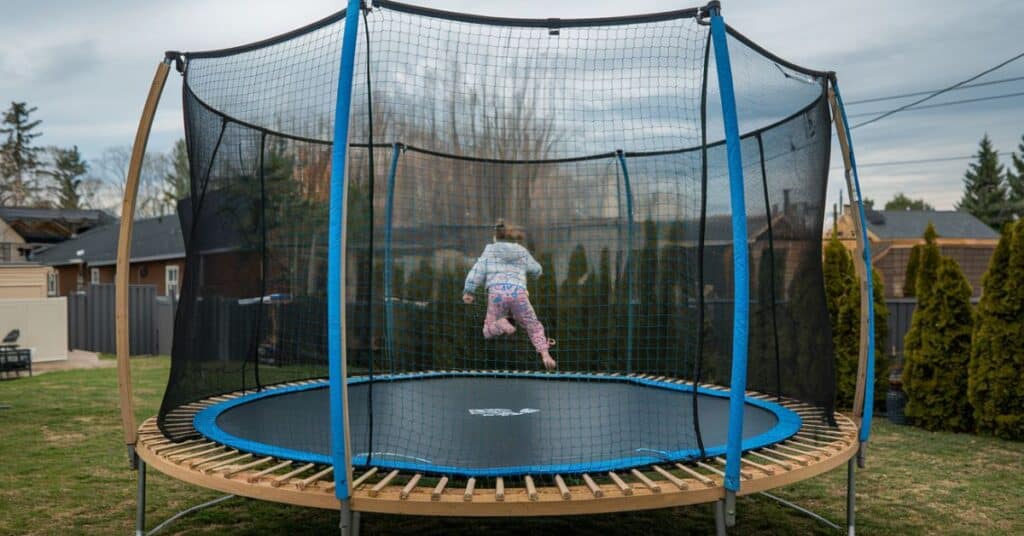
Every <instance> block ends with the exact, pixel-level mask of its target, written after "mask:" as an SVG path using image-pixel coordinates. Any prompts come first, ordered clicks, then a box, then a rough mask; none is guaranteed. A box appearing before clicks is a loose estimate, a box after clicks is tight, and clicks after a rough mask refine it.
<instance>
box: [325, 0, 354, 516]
mask: <svg viewBox="0 0 1024 536" xmlns="http://www.w3.org/2000/svg"><path fill="white" fill-rule="evenodd" d="M358 33H359V0H349V2H348V11H347V12H346V13H345V33H344V35H343V36H342V41H341V67H340V69H339V71H338V93H337V99H336V101H335V107H334V145H333V147H332V149H331V193H330V195H331V198H330V215H329V219H328V239H327V359H328V374H329V376H330V405H331V408H330V410H331V460H332V461H333V462H334V482H335V488H334V494H335V495H337V497H338V499H340V500H342V501H346V500H347V499H348V496H349V486H348V477H349V459H348V417H347V408H346V406H345V404H346V403H347V402H348V401H347V400H346V389H345V382H346V378H345V341H344V336H345V329H344V327H345V326H344V321H345V315H344V301H345V295H344V292H345V285H344V281H345V265H344V259H343V256H344V252H345V202H346V196H345V191H346V190H347V188H346V186H347V181H346V179H347V174H348V134H349V132H348V127H349V124H348V123H349V116H350V113H351V111H352V110H351V108H352V82H353V77H354V71H355V54H356V36H357V34H358Z"/></svg>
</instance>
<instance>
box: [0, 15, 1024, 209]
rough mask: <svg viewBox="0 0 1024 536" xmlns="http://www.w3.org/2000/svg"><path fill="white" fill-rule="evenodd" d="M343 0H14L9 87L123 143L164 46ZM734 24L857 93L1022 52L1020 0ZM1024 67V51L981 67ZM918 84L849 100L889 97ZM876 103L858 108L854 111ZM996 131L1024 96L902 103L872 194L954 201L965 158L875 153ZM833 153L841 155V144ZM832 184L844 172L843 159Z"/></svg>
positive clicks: (951, 147) (195, 44) (205, 41)
mask: <svg viewBox="0 0 1024 536" xmlns="http://www.w3.org/2000/svg"><path fill="white" fill-rule="evenodd" d="M418 2H419V3H421V4H424V5H429V6H432V7H437V8H441V9H450V10H456V11H469V12H476V13H483V14H489V15H501V16H517V17H542V18H547V17H562V18H572V17H591V16H610V15H618V14H623V13H640V12H649V11H661V10H668V9H676V8H679V7H680V6H681V4H679V3H678V2H669V1H666V0H633V1H631V2H627V3H622V2H615V3H613V2H604V3H601V2H592V1H582V0H562V1H561V2H551V1H549V0H488V1H487V2H480V1H478V0H476V1H469V0H418ZM343 3H344V2H343V1H342V0H290V1H289V2H281V1H279V0H217V1H209V0H176V1H174V2H157V1H141V0H105V1H87V0H74V1H72V0H3V1H2V7H0V12H2V14H3V16H2V17H0V36H3V37H2V38H0V103H2V104H3V106H4V107H6V103H8V102H10V101H27V102H29V103H30V104H31V105H33V106H38V107H39V111H38V112H37V114H36V118H38V119H42V120H43V132H44V136H43V137H42V138H40V140H39V141H40V142H41V143H43V144H46V145H59V146H70V145H78V146H79V147H80V148H81V149H82V151H83V153H84V154H85V156H86V157H87V158H95V157H97V156H98V155H99V154H100V153H101V152H102V150H103V149H104V148H106V147H110V146H119V145H128V144H130V143H131V141H132V137H133V136H134V132H135V128H136V123H137V121H138V116H139V112H140V110H141V107H142V103H143V100H144V97H145V93H146V90H147V88H148V85H149V82H150V80H151V78H152V75H153V70H154V68H155V66H156V64H157V63H158V62H159V61H160V59H161V58H162V55H163V51H164V50H167V49H175V50H204V49H213V48H222V47H227V46H232V45H237V44H241V43H246V42H251V41H255V40H258V39H262V38H265V37H267V36H270V35H275V34H278V33H282V32H285V31H288V30H290V29H293V28H295V27H298V26H301V25H304V24H307V23H309V22H311V21H314V20H317V19H319V18H322V17H323V16H326V15H328V14H330V13H332V12H334V11H337V10H338V9H340V8H341V7H342V4H343ZM723 14H724V16H725V17H726V20H727V21H728V22H729V23H730V24H731V25H732V26H734V27H736V28H737V29H739V30H740V31H742V32H743V33H745V34H746V35H748V36H749V37H751V38H753V39H754V40H755V41H757V42H758V43H760V44H761V45H762V46H764V47H766V48H768V49H769V50H772V51H774V52H775V53H777V54H778V55H780V56H782V57H784V58H787V59H789V60H792V61H793V62H795V63H798V64H801V65H805V66H808V67H813V68H819V69H828V70H834V71H836V72H837V73H838V75H839V80H840V83H841V88H842V90H843V94H844V97H845V99H846V100H847V101H856V100H861V99H869V98H874V97H884V96H889V95H893V94H901V93H907V92H916V91H926V90H932V89H937V88H940V87H944V86H946V85H950V84H952V83H955V82H958V81H960V80H962V79H964V78H967V77H969V76H972V75H974V74H976V73H978V72H980V71H982V70H985V69H987V68H989V67H991V66H993V65H995V64H997V63H999V62H1001V61H1003V60H1005V59H1008V58H1011V57H1013V56H1015V55H1016V54H1019V53H1021V52H1024V39H1021V37H1020V35H1021V34H1020V21H1021V20H1024V2H1020V1H1019V0H1002V1H999V0H980V1H973V2H963V1H958V2H948V1H935V0H931V1H908V0H900V1H897V2H893V1H877V0H871V1H859V2H851V1H848V0H845V1H839V0H836V1H833V0H816V1H810V0H803V1H796V0H784V1H773V2H765V1H763V0H725V1H724V2H723ZM1016 77H1024V59H1021V60H1018V61H1017V62H1014V63H1012V64H1010V65H1008V66H1006V67H1004V68H1003V69H1001V70H999V71H996V72H994V73H992V74H990V75H988V76H986V77H985V78H982V79H981V80H979V81H992V80H1000V79H1006V78H1016ZM180 89H181V85H180V79H179V78H178V77H177V76H176V75H173V74H172V77H171V80H170V81H169V83H168V87H167V90H166V91H165V93H164V100H163V103H162V104H161V107H160V112H159V114H158V116H157V120H156V123H155V125H154V132H153V137H152V140H151V144H150V148H151V149H153V150H159V151H166V150H168V149H169V148H170V146H171V144H172V143H173V141H174V140H175V139H177V138H179V137H181V136H182V127H181V125H182V115H181V98H180ZM1022 92H1024V79H1021V80H1017V81H1012V82H1007V83H1000V84H993V85H987V86H984V87H978V88H972V89H968V90H963V91H955V92H952V93H949V94H947V95H942V96H940V97H938V98H936V99H935V100H933V101H931V102H933V103H939V102H946V101H952V100H962V99H972V98H981V97H989V96H998V95H1006V94H1012V93H1022ZM910 100H912V99H904V100H890V101H884V102H877V103H869V104H861V105H851V106H849V107H848V112H849V113H850V114H854V115H855V114H862V113H868V112H872V111H884V110H888V109H890V108H893V107H896V106H899V105H901V104H904V103H907V102H910ZM867 118H870V116H865V117H859V116H858V117H853V118H852V120H851V122H853V123H857V122H859V121H861V120H864V119H867ZM985 133H988V134H989V135H990V136H991V137H992V139H993V141H994V144H995V146H996V148H997V149H999V150H1000V152H1001V153H1002V155H1003V157H1004V161H1008V154H1007V153H1008V152H1009V151H1010V150H1012V149H1015V148H1016V146H1017V144H1018V142H1019V141H1020V137H1021V135H1022V134H1024V97H1022V96H1017V97H1009V98H1002V99H994V100H987V101H982V102H976V103H971V104H963V105H958V106H947V107H939V108H934V109H929V110H922V111H910V112H906V113H902V114H897V115H895V116H893V117H890V118H888V119H885V120H882V121H879V122H878V123H875V124H872V125H868V126H865V127H864V128H861V129H858V130H856V131H855V132H854V140H855V143H856V147H857V153H858V159H859V161H860V163H861V164H862V165H863V167H862V170H861V178H862V181H863V187H864V191H865V194H866V195H867V196H868V197H872V198H874V199H876V200H878V201H881V202H884V201H885V200H886V199H888V198H890V197H891V196H892V195H893V194H894V193H896V192H900V191H903V192H906V193H908V194H909V195H911V196H914V197H924V198H925V199H927V200H928V201H929V202H931V203H932V204H934V205H936V207H938V208H940V209H942V208H946V209H948V208H952V206H953V204H954V203H955V202H956V200H957V199H958V198H959V195H960V185H961V182H960V181H961V177H962V175H963V171H964V169H965V167H966V165H967V163H968V162H967V160H955V161H946V162H932V163H916V164H901V165H879V166H876V165H871V164H878V163H891V162H900V161H907V160H924V159H934V158H947V157H959V156H964V155H970V154H972V153H974V152H975V150H976V149H977V142H978V139H979V138H980V137H981V136H982V135H983V134H985ZM833 160H834V163H835V164H836V165H838V164H839V161H838V159H837V158H834V159H833ZM831 180H832V183H831V185H830V189H829V192H830V194H829V195H830V197H835V196H836V195H837V193H838V190H839V188H840V182H839V180H841V172H840V171H839V170H838V169H834V170H833V172H832V177H831Z"/></svg>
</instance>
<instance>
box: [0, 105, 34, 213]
mask: <svg viewBox="0 0 1024 536" xmlns="http://www.w3.org/2000/svg"><path fill="white" fill-rule="evenodd" d="M36 110H37V108H36V107H34V106H33V107H31V108H29V106H28V104H26V103H24V102H12V103H11V107H10V108H8V109H7V111H5V112H3V121H2V122H0V125H3V126H2V127H0V135H2V136H6V139H5V140H4V141H3V144H2V145H0V180H2V183H0V205H9V206H21V205H26V204H28V203H29V202H30V201H32V200H33V198H34V197H35V196H36V194H37V192H38V186H37V185H36V177H35V173H36V170H37V169H39V167H40V165H42V162H41V161H40V159H39V158H40V155H41V154H42V152H43V148H42V147H36V146H34V145H33V140H35V139H36V138H38V137H39V136H41V135H42V133H41V132H36V129H37V128H38V127H39V125H40V124H41V123H42V121H39V120H36V121H32V120H31V119H30V116H31V115H32V114H33V113H34V112H35V111H36Z"/></svg>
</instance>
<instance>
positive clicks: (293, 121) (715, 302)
mask: <svg viewBox="0 0 1024 536" xmlns="http://www.w3.org/2000/svg"><path fill="white" fill-rule="evenodd" d="M360 18H361V24H360V27H359V33H358V45H357V49H356V56H355V58H356V68H355V76H354V80H355V82H354V88H353V94H352V104H351V106H352V107H351V123H350V124H351V127H350V139H349V140H348V144H349V148H348V174H347V184H346V188H347V191H346V204H345V207H344V215H345V216H344V217H345V228H346V231H345V238H344V241H343V244H344V254H343V263H344V274H345V279H344V308H345V309H344V312H345V339H344V344H345V349H346V354H345V355H346V364H347V371H348V375H349V377H350V378H355V379H358V380H359V381H360V382H362V383H360V385H359V388H358V389H356V388H353V389H352V390H351V392H350V401H349V406H350V411H351V413H352V414H351V422H352V424H351V426H352V435H351V437H352V453H353V455H354V456H356V457H360V456H361V458H359V459H360V460H361V461H362V462H365V463H368V462H370V461H371V460H372V459H373V458H374V457H380V458H387V457H388V456H389V450H390V448H391V446H392V445H405V446H407V448H408V449H409V450H410V451H415V452H428V451H429V452H432V453H433V454H434V455H436V457H437V458H439V459H446V460H449V461H450V462H452V463H456V464H458V463H463V462H464V463H466V464H472V463H476V462H475V461H474V460H462V459H460V456H463V454H462V453H464V452H465V444H467V443H473V442H474V441H478V439H480V438H479V437H476V436H474V434H478V433H480V432H479V431H474V429H469V428H467V429H466V430H460V429H459V428H458V427H459V426H461V425H458V424H456V425H453V423H462V422H463V421H465V420H466V416H465V415H463V414H461V413H460V414H458V415H453V414H451V413H450V412H447V411H445V408H449V407H451V406H452V401H453V400H461V399H463V398H466V396H465V393H462V392H460V390H461V389H463V387H462V386H465V385H467V382H469V383H472V382H473V381H475V380H473V378H474V376H464V377H461V378H460V379H459V381H453V382H450V383H449V384H448V385H447V386H446V387H445V388H438V387H437V386H436V385H433V384H431V383H430V381H410V382H408V384H407V385H405V386H404V387H403V388H402V389H401V390H400V391H398V392H399V393H400V396H394V394H393V393H392V394H389V391H388V387H387V386H388V385H390V384H391V383H395V381H396V378H399V377H405V376H404V375H407V374H413V373H424V372H427V371H434V372H452V373H462V372H467V371H478V372H482V373H486V374H487V375H488V376H487V377H486V378H484V377H480V379H479V381H486V380H487V379H489V378H493V377H505V378H507V379H508V381H509V382H516V381H523V382H527V381H529V382H530V386H529V393H530V395H529V402H527V401H524V400H515V399H514V398H513V399H512V400H509V401H507V403H505V404H503V405H499V406H498V407H491V406H490V405H482V407H480V408H471V409H475V410H480V411H481V412H480V413H471V415H472V416H476V417H479V418H491V419H500V418H503V417H508V416H509V415H512V418H507V419H506V421H505V422H508V423H510V424H509V426H513V424H512V423H514V422H517V421H515V420H514V419H515V418H516V416H517V415H521V414H522V412H523V410H526V409H532V410H536V411H541V412H545V414H546V415H547V416H548V417H547V418H548V420H547V421H545V422H549V423H550V425H551V426H556V427H558V428H559V429H560V430H562V431H567V432H568V433H563V434H560V435H566V436H568V437H570V438H573V440H571V441H568V442H567V443H562V444H560V445H546V444H545V443H544V442H545V440H546V439H545V434H544V433H543V431H542V432H538V433H536V434H535V435H529V437H528V438H525V439H524V441H532V442H538V443H539V444H540V445H541V446H542V447H544V448H547V449H548V450H552V451H553V452H550V453H549V455H550V457H551V459H552V460H557V461H558V463H561V464H565V465H568V466H573V464H578V466H579V467H585V466H586V464H587V463H589V462H590V461H591V459H590V458H592V457H593V456H595V454H594V453H593V452H587V453H584V452H578V451H577V449H575V448H574V444H583V443H586V444H590V445H598V447H596V448H598V449H601V448H606V449H607V451H608V455H609V456H617V455H618V454H616V453H621V452H623V451H640V450H642V448H643V447H644V445H646V444H648V442H649V441H650V442H657V441H666V440H667V441H670V442H672V443H674V444H676V445H678V446H679V450H680V451H682V450H687V449H689V450H687V452H688V454H686V457H689V458H699V457H701V456H703V455H706V454H707V452H706V451H704V450H703V449H704V447H705V445H704V443H705V441H703V439H704V438H702V435H701V434H702V429H703V430H704V431H705V433H707V430H711V429H714V428H720V427H721V423H720V422H717V423H716V422H701V420H702V419H701V418H697V417H695V415H701V416H703V415H705V414H706V413H705V412H704V411H701V410H700V409H699V408H698V405H699V404H701V403H704V400H703V398H701V399H700V400H698V398H699V397H697V396H696V395H695V390H694V389H693V388H692V386H693V385H695V384H698V383H703V384H714V385H720V386H726V387H727V386H728V385H729V382H730V364H731V360H732V356H731V355H730V354H731V348H732V340H731V338H732V326H733V324H732V317H733V308H734V307H735V306H736V304H735V303H734V301H733V288H734V284H735V281H734V280H733V266H732V249H733V239H732V236H733V235H732V223H731V215H732V212H731V208H730V197H729V176H728V170H727V165H726V145H725V142H724V140H723V136H724V134H723V121H722V113H721V102H720V99H719V91H718V82H717V75H716V73H715V59H714V50H713V49H712V47H711V46H710V40H709V28H708V26H707V21H706V19H702V17H701V15H700V14H699V10H698V9H690V10H680V11H675V12H668V13H661V14H656V15H645V16H634V17H625V18H619V19H587V20H582V19H581V20H578V21H571V20H562V21H557V20H555V21H553V20H525V19H497V18H485V17H475V16H468V15H456V14H451V13H445V12H438V11H432V10H427V9H424V8H418V7H413V6H407V5H403V4H398V3H394V2H384V1H378V2H375V5H374V6H373V7H372V9H370V10H364V11H363V12H362V13H361V14H360ZM344 24H345V14H344V13H343V12H342V13H338V14H335V15H333V16H331V17H328V18H326V19H324V20H321V21H319V22H317V23H314V24H312V25H310V26H307V27H305V28H301V29H299V30H296V31H293V32H291V33H289V34H286V35H283V36H280V37H277V38H273V39H270V40H267V41H263V42H260V43H255V44H252V45H248V46H243V47H237V48H233V49H227V50H222V51H213V52H200V53H186V54H183V55H182V58H183V62H182V63H183V66H184V72H183V75H184V82H185V83H184V89H183V92H184V110H185V124H186V139H187V145H188V153H189V161H190V164H191V192H190V194H189V196H188V197H187V198H185V199H181V200H180V201H179V203H178V211H179V218H180V221H181V225H182V229H183V235H184V236H185V242H186V252H187V259H186V264H185V269H184V275H183V286H182V294H181V299H180V305H179V308H178V311H177V316H176V319H175V333H174V343H173V356H172V366H171V374H170V379H169V381H168V387H167V391H166V394H165V397H164V400H163V405H162V407H161V412H160V423H161V426H163V427H164V431H165V433H167V434H169V435H170V436H172V437H176V434H178V433H179V432H178V431H177V430H176V429H174V428H173V427H168V426H167V419H166V417H167V415H168V413H169V412H172V411H173V410H174V409H175V408H178V407H180V406H182V405H183V404H188V403H190V402H194V401H197V400H200V399H204V398H207V397H211V396H214V395H220V394H224V393H230V392H236V391H247V392H259V391H262V390H265V389H267V388H268V387H271V386H274V385H277V384H281V383H284V382H291V381H295V380H303V379H309V378H325V377H326V376H327V370H328V357H327V323H326V316H327V300H328V296H327V292H326V289H327V281H326V272H327V265H326V263H327V255H328V251H327V247H328V246H327V244H328V227H327V223H328V208H329V199H328V192H329V189H330V188H329V186H330V176H331V151H332V144H333V143H344V142H345V141H344V140H333V139H332V132H333V121H334V111H335V110H334V108H335V101H336V97H337V95H336V93H337V86H338V69H339V58H340V50H341V36H342V32H343V30H344ZM728 46H729V50H730V56H731V59H732V68H733V76H734V81H735V88H736V95H737V110H738V116H739V121H740V132H741V135H742V142H741V146H742V147H741V148H742V157H743V165H744V170H743V171H744V177H745V184H744V193H745V196H746V209H747V213H746V218H747V230H748V236H747V240H748V246H749V252H750V258H749V265H750V281H749V284H750V302H749V304H744V305H745V306H748V307H749V321H750V335H749V337H750V339H749V358H748V360H749V365H748V369H749V371H748V372H749V374H748V380H747V387H748V389H751V390H756V391H760V392H763V393H768V394H771V395H777V396H780V397H788V398H793V399H797V400H800V401H804V402H806V403H809V404H812V405H815V406H818V407H821V408H823V409H825V410H827V413H828V414H831V410H832V404H833V397H834V389H835V387H834V383H835V379H834V364H833V350H832V346H831V335H830V326H829V325H828V314H827V313H826V304H825V295H824V284H823V280H822V270H821V229H822V223H823V222H822V220H823V216H824V210H823V208H824V197H825V186H826V178H827V172H828V161H829V146H830V116H829V112H828V107H827V106H828V101H827V95H826V82H827V77H826V75H825V74H824V73H820V72H816V71H811V70H807V69H803V68H800V67H797V66H795V65H792V64H790V63H787V62H785V61H783V60H781V59H779V58H776V57H775V56H773V55H771V54H770V53H767V52H766V51H764V50H763V49H761V48H759V47H757V46H756V45H755V44H753V43H752V42H750V41H749V40H748V39H746V38H745V37H743V36H742V35H741V34H739V33H737V32H735V31H733V30H732V29H730V31H729V44H728ZM466 295H468V297H467V296H466ZM470 298H472V299H470ZM467 301H471V303H466V302H467ZM545 348H547V349H548V351H549V352H550V354H551V356H552V358H553V359H554V360H555V361H557V367H558V368H557V371H558V372H556V373H547V372H544V370H545V369H544V364H543V362H542V360H541V355H540V353H539V351H540V350H543V349H545ZM525 373H531V374H534V375H533V376H530V377H529V378H527V376H526V375H525ZM536 374H544V375H545V376H544V377H550V378H551V379H552V380H554V381H547V382H536V381H534V380H535V378H536ZM610 374H618V375H620V376H622V375H629V374H642V375H649V376H651V377H665V378H669V379H672V380H673V381H675V380H678V385H681V386H684V389H682V390H680V391H679V392H678V393H677V396H674V397H668V398H666V397H660V396H659V397H654V398H656V399H657V403H650V402H648V401H646V400H648V399H647V398H643V397H640V396H635V395H633V394H631V392H630V391H629V390H609V391H607V395H608V396H587V395H586V394H585V393H584V394H580V395H579V396H567V395H566V393H575V392H581V393H582V392H584V391H586V389H587V388H588V385H587V383H591V384H598V383H600V382H601V381H603V380H602V379H601V378H603V377H605V376H604V375H610ZM375 386H376V388H375ZM520 392H522V391H520ZM375 394H376V395H377V396H376V398H375V397H374V395H375ZM321 398H323V400H326V397H321ZM356 398H358V400H357V399H356ZM472 402H473V401H472V400H470V401H469V403H470V404H472ZM485 402H486V403H490V404H491V405H494V404H497V402H493V401H490V400H488V401H481V404H484V403H485ZM527 403H529V404H532V405H526V404H527ZM324 404H326V402H324ZM641 404H642V406H640V405H641ZM584 405H585V406H586V407H581V406H584ZM572 406H577V407H572ZM311 407H312V408H313V410H312V411H311V410H308V409H307V411H305V412H299V413H296V414H292V415H291V416H289V417H288V418H285V419H277V420H274V421H272V422H264V423H260V426H262V427H269V428H274V429H275V430H277V431H278V432H279V433H281V434H284V435H288V434H290V433H291V432H290V431H291V430H293V429H295V430H297V429H299V428H303V429H305V430H306V432H307V433H308V432H309V430H310V429H312V430H313V432H312V433H314V434H321V435H322V436H323V437H324V438H329V437H330V431H329V430H326V429H323V425H324V423H326V422H327V420H326V418H325V417H324V415H323V414H324V413H326V412H327V407H326V406H325V405H320V406H311ZM622 408H634V409H635V410H636V412H635V415H636V416H637V418H633V419H627V420H619V421H617V422H619V423H620V424H617V425H616V426H617V427H616V428H614V429H613V428H609V427H608V426H605V425H602V423H603V422H604V421H603V419H601V418H596V419H577V418H576V416H578V415H579V414H580V413H581V411H583V412H590V413H595V414H597V415H604V414H607V413H609V412H616V411H621V410H622ZM320 410H322V411H320ZM503 411H505V412H508V413H504V414H503V413H502V412H503ZM314 413H320V414H319V415H316V414H314ZM527 413H529V412H527ZM413 414H415V415H418V417H417V418H418V419H421V420H425V422H420V423H416V425H415V426H412V425H410V426H403V425H402V424H401V423H402V422H403V416H407V415H413ZM563 415H564V418H561V417H559V416H563ZM715 415H717V419H719V420H726V419H727V413H724V412H723V413H717V414H715ZM449 420H451V422H447V421H449ZM714 420H716V417H709V418H706V419H705V421H714ZM381 423H390V424H388V425H386V426H385V425H382V424H381ZM395 423H398V424H397V425H396V424H395ZM453 430H454V432H455V433H457V434H459V436H458V437H450V436H442V434H445V435H447V434H451V433H452V431H453ZM666 438H667V439H666ZM326 440H327V439H325V441H326ZM484 443H486V442H484ZM654 450H657V449H654ZM658 452H662V450H658ZM484 454H486V453H484ZM596 455H598V456H600V455H601V453H600V452H599V453H597V454H596ZM467 456H468V454H467ZM474 456H476V454H474Z"/></svg>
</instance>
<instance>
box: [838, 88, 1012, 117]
mask: <svg viewBox="0 0 1024 536" xmlns="http://www.w3.org/2000/svg"><path fill="white" fill-rule="evenodd" d="M1010 97H1024V91H1021V92H1018V93H1006V94H1004V95H991V96H988V97H978V98H974V99H963V100H955V101H949V102H940V103H936V104H925V105H922V106H913V107H910V108H906V109H904V110H901V111H903V112H913V111H916V110H928V109H931V108H942V107H943V106H953V105H956V104H968V103H971V102H983V101H990V100H997V99H1008V98H1010ZM877 113H879V112H860V113H856V114H849V115H847V117H863V116H865V115H875V114H877Z"/></svg>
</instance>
